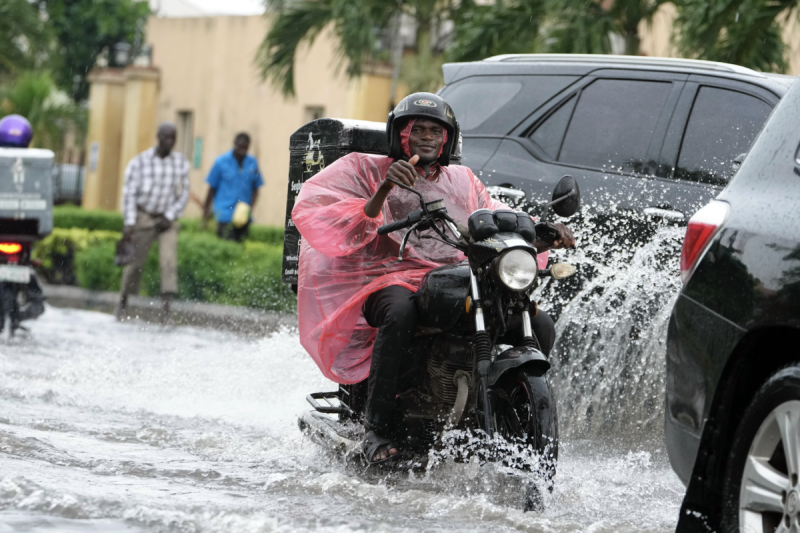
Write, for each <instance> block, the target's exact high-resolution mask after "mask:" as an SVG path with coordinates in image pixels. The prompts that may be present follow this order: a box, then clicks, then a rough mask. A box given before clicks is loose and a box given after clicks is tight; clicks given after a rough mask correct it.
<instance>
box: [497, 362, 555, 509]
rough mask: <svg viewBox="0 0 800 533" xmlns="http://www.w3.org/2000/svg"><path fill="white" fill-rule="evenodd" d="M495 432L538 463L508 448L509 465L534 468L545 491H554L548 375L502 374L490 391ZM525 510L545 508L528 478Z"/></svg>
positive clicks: (527, 372) (552, 418) (552, 414)
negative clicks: (532, 456)
mask: <svg viewBox="0 0 800 533" xmlns="http://www.w3.org/2000/svg"><path fill="white" fill-rule="evenodd" d="M492 398H493V406H494V418H495V420H496V427H497V431H498V433H499V434H500V435H501V436H502V437H503V438H504V439H505V440H506V441H507V442H508V443H509V444H510V445H511V446H512V448H513V447H519V448H517V450H520V448H521V449H522V450H524V451H525V452H534V454H535V455H537V456H538V458H539V463H538V465H533V464H530V462H529V461H528V460H527V457H526V456H527V453H523V454H520V455H519V456H516V454H515V453H514V450H513V449H512V450H508V452H510V453H509V457H508V466H512V467H514V468H519V469H521V470H526V471H536V472H538V473H539V475H540V476H541V478H540V479H542V478H543V481H544V482H545V487H546V488H547V490H548V491H552V490H553V478H554V477H555V475H556V461H557V459H558V416H557V414H556V405H555V399H554V398H553V396H552V392H551V389H550V383H549V382H548V381H547V378H546V377H545V376H544V375H541V374H540V373H537V372H534V371H532V370H517V371H516V372H512V373H510V374H509V375H507V376H505V377H504V378H503V380H502V381H501V382H500V384H499V385H498V386H497V387H495V388H494V389H493V391H492ZM524 499H525V503H524V510H525V511H537V512H541V511H543V510H544V499H543V497H542V492H541V490H540V485H537V483H535V482H533V481H531V482H530V483H528V484H527V486H526V488H525V494H524Z"/></svg>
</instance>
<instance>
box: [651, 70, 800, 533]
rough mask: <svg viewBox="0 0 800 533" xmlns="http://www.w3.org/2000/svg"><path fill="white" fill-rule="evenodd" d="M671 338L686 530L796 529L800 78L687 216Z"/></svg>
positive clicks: (671, 396) (674, 435)
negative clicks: (729, 176)
mask: <svg viewBox="0 0 800 533" xmlns="http://www.w3.org/2000/svg"><path fill="white" fill-rule="evenodd" d="M681 277H682V279H683V282H684V287H683V289H682V291H681V293H680V296H679V297H678V300H677V302H676V304H675V308H674V309H673V311H672V316H671V318H670V323H669V332H668V338H667V375H666V378H667V379H666V416H665V419H666V420H665V424H666V426H665V427H666V441H667V449H668V451H669V456H670V461H671V463H672V467H673V469H674V470H675V472H676V473H677V474H678V476H679V477H680V478H681V479H682V480H683V481H684V483H686V484H687V492H686V496H685V498H684V502H683V508H682V509H681V517H680V522H679V530H683V531H737V532H738V531H765V532H767V531H770V532H771V531H787V532H788V531H798V530H799V529H800V522H799V521H798V520H799V519H800V480H798V476H800V83H795V84H794V85H793V86H792V88H791V90H790V91H789V92H788V93H787V94H786V96H785V97H784V98H783V100H782V101H781V102H780V104H779V105H778V107H777V108H776V109H775V112H774V113H773V114H772V116H771V117H770V119H769V121H768V122H767V124H766V125H765V126H764V130H763V131H762V132H761V134H760V135H759V136H758V138H757V140H756V141H755V143H754V145H753V147H752V149H751V150H750V152H749V154H748V156H747V158H746V159H745V161H744V163H743V164H742V167H741V168H740V170H739V171H738V173H737V174H736V176H735V177H734V178H733V180H732V181H731V182H730V184H729V185H728V186H727V188H726V189H725V190H724V191H722V193H721V194H720V195H719V196H718V197H717V199H715V200H713V201H711V202H710V203H709V204H708V205H706V206H705V207H703V208H702V209H700V211H698V212H697V213H696V214H695V215H694V216H693V217H692V218H691V219H690V221H689V223H688V226H687V231H686V238H685V240H684V244H683V252H682V256H681Z"/></svg>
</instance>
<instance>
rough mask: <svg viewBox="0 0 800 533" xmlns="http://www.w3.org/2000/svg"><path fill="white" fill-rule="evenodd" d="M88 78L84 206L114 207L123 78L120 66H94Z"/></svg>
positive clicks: (96, 207)
mask: <svg viewBox="0 0 800 533" xmlns="http://www.w3.org/2000/svg"><path fill="white" fill-rule="evenodd" d="M88 80H89V83H90V84H91V85H90V89H89V129H88V131H87V133H86V182H85V184H84V192H83V207H85V208H86V209H98V208H101V209H116V207H117V197H118V195H119V191H118V190H117V189H118V183H119V176H118V173H119V165H120V142H121V140H122V115H123V112H122V111H123V100H124V95H125V90H124V81H125V79H124V77H123V75H122V71H121V70H119V69H94V70H93V71H92V72H90V73H89V76H88Z"/></svg>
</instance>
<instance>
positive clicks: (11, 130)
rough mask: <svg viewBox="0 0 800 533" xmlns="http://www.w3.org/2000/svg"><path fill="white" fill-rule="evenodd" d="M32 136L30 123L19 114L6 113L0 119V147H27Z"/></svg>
mask: <svg viewBox="0 0 800 533" xmlns="http://www.w3.org/2000/svg"><path fill="white" fill-rule="evenodd" d="M32 138H33V128H31V123H30V122H28V120H27V119H26V118H25V117H23V116H20V115H8V116H7V117H4V118H3V119H2V120H0V147H5V148H27V147H28V145H29V144H31V139H32Z"/></svg>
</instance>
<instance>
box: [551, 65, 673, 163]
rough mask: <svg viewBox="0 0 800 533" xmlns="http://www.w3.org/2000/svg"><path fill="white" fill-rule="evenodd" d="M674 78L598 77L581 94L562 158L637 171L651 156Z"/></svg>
mask: <svg viewBox="0 0 800 533" xmlns="http://www.w3.org/2000/svg"><path fill="white" fill-rule="evenodd" d="M671 90H672V83H670V82H657V81H639V80H607V79H606V80H597V81H595V82H594V83H592V84H591V85H589V86H588V87H586V88H585V89H584V90H583V91H582V92H581V95H580V99H579V100H578V104H577V106H576V108H575V111H574V113H573V114H572V120H571V121H570V123H569V127H568V128H567V134H566V135H565V137H564V143H563V145H562V147H561V152H560V154H559V156H558V160H559V161H562V162H564V163H568V164H573V165H579V166H585V167H590V168H597V169H607V170H612V171H618V172H637V171H639V170H641V168H642V164H643V163H644V162H645V159H646V157H647V150H648V147H649V146H650V140H651V138H652V136H653V131H654V130H655V127H656V123H657V122H658V119H659V117H660V115H661V110H662V109H663V107H664V104H665V103H666V101H667V98H668V97H669V94H670V91H671Z"/></svg>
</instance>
